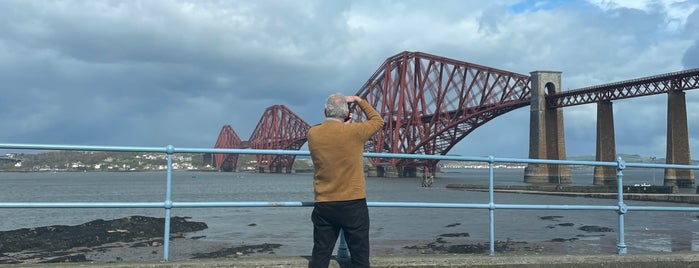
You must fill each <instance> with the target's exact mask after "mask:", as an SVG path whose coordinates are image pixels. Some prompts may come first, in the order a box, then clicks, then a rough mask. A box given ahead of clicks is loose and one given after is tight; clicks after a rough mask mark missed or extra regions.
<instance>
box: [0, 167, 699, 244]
mask: <svg viewBox="0 0 699 268" xmlns="http://www.w3.org/2000/svg"><path fill="white" fill-rule="evenodd" d="M662 172H663V171H662V170H652V169H638V170H631V169H629V170H625V171H624V175H625V176H624V184H625V185H633V184H636V183H650V184H655V185H662ZM487 174H488V170H487V169H443V170H442V173H441V175H440V176H439V177H437V178H436V179H435V182H434V184H433V186H432V187H421V179H420V178H376V177H369V178H367V195H368V197H367V200H368V201H385V202H389V201H395V202H449V203H477V204H487V203H488V193H486V192H477V191H461V190H454V189H447V188H446V185H447V184H453V183H465V184H483V185H487V184H488V177H487ZM165 178H166V173H165V172H58V173H49V172H37V173H13V172H0V184H1V185H2V187H0V202H162V201H163V200H164V199H165ZM494 180H495V184H496V185H524V184H525V183H524V182H523V169H496V170H495V179H494ZM573 184H574V185H591V184H592V170H591V169H589V170H587V169H585V170H573ZM172 189H173V192H172V200H173V201H175V202H183V201H226V202H230V201H312V200H313V190H312V175H311V174H309V173H299V174H264V173H246V172H240V173H235V172H232V173H227V172H196V171H180V172H173V184H172ZM616 202H617V201H616V199H594V198H581V197H560V196H548V195H533V194H514V193H496V194H495V203H497V204H544V205H612V206H613V205H616ZM626 204H627V205H629V206H645V205H647V206H671V207H678V206H695V205H690V204H679V203H661V202H644V201H626ZM311 210H312V208H310V207H272V208H265V207H244V208H173V209H172V215H173V216H186V217H191V220H192V221H201V222H205V223H206V224H207V225H208V226H209V228H208V229H206V230H204V231H200V232H196V233H191V234H188V235H187V236H188V237H197V238H199V239H200V240H202V241H211V242H223V243H230V244H231V245H256V244H262V243H278V244H282V247H281V248H280V249H278V250H276V252H275V254H277V255H289V256H298V255H308V254H310V251H311V248H312V230H313V227H312V224H311V221H310V213H311ZM369 210H370V217H371V230H370V236H371V241H372V252H373V253H398V252H401V250H402V249H404V248H405V247H406V246H415V245H425V244H428V243H434V242H435V241H436V240H437V239H438V238H439V237H440V235H442V234H461V236H462V238H461V239H464V240H468V241H486V242H487V241H488V237H489V235H488V230H489V212H488V210H486V209H453V208H451V209H440V208H387V207H370V208H369ZM494 214H495V229H494V230H495V239H496V240H500V241H505V240H510V241H524V242H547V241H552V240H559V241H572V240H575V241H577V242H576V243H578V244H579V245H581V244H580V243H585V244H586V245H588V246H592V247H595V248H598V249H599V250H600V253H610V254H613V253H615V251H614V249H615V247H616V241H617V235H618V234H617V231H618V227H619V226H618V216H617V213H616V212H614V211H588V210H511V209H498V210H496V211H495V213H494ZM131 215H144V216H152V217H164V215H165V210H164V209H160V208H158V209H123V208H107V209H80V208H75V209H63V208H62V209H0V219H1V220H0V231H6V230H13V229H19V228H29V227H38V226H47V225H78V224H82V223H85V222H88V221H92V220H95V219H116V218H121V217H125V216H131ZM550 216H553V217H550ZM582 226H598V227H607V228H611V229H612V230H613V231H612V232H587V231H583V230H580V229H579V228H580V227H582ZM624 228H625V232H626V237H625V242H626V246H627V247H628V252H629V253H633V252H651V251H677V250H698V249H699V213H695V212H676V211H673V212H657V211H630V212H628V213H627V214H626V216H625V225H624ZM466 233H467V234H468V236H467V237H466V236H464V235H463V234H466ZM610 249H611V251H610Z"/></svg>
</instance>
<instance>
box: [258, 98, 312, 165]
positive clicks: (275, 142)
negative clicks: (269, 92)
mask: <svg viewBox="0 0 699 268" xmlns="http://www.w3.org/2000/svg"><path fill="white" fill-rule="evenodd" d="M309 128H310V125H308V123H306V121H304V120H303V119H301V117H299V116H298V115H296V114H295V113H294V112H292V111H291V110H289V108H287V107H286V106H284V105H273V106H271V107H269V108H267V110H265V112H264V113H263V114H262V118H260V121H259V123H258V124H257V127H256V128H255V130H254V131H253V133H252V136H250V140H249V144H250V148H253V149H279V150H299V149H301V146H303V144H304V143H306V140H307V138H306V136H307V135H308V129H309ZM295 159H296V156H294V155H258V156H257V166H258V167H259V168H266V169H269V170H270V171H272V172H281V170H282V169H286V172H287V173H289V172H291V169H292V166H293V164H294V160H295Z"/></svg>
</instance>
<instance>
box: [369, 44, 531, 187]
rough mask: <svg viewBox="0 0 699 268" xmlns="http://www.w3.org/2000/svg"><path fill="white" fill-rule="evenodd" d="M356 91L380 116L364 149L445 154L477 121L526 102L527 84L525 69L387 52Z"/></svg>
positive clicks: (397, 163) (430, 164) (400, 162)
mask: <svg viewBox="0 0 699 268" xmlns="http://www.w3.org/2000/svg"><path fill="white" fill-rule="evenodd" d="M356 95H358V96H361V97H363V98H366V99H367V100H368V101H369V102H370V103H371V104H372V105H373V106H374V107H376V108H377V110H378V112H379V113H380V114H381V115H382V116H383V118H384V120H385V121H386V124H385V126H384V129H383V130H382V131H379V133H378V134H377V135H376V136H375V137H374V138H373V139H372V140H371V141H370V142H369V143H368V145H367V151H370V152H388V153H407V154H440V155H445V154H446V153H447V152H448V151H449V150H450V149H451V148H452V147H453V146H454V145H455V144H456V143H458V142H459V141H460V140H462V139H463V138H464V137H466V135H468V134H469V133H471V132H472V131H473V130H474V129H476V128H478V127H479V126H481V125H483V124H485V123H486V122H488V121H490V120H491V119H493V118H495V117H497V116H499V115H502V114H505V113H507V112H510V111H512V110H514V109H516V108H520V107H523V106H527V105H528V104H529V98H530V96H529V95H530V88H529V76H527V75H523V74H517V73H513V72H509V71H504V70H499V69H495V68H489V67H485V66H482V65H478V64H473V63H468V62H464V61H458V60H453V59H448V58H444V57H439V56H435V55H430V54H426V53H421V52H402V53H399V54H397V55H395V56H392V57H389V58H388V59H387V60H386V61H385V62H384V63H383V64H382V65H381V66H380V67H379V69H378V70H377V71H376V72H375V73H374V74H373V75H372V76H371V77H370V78H369V80H368V81H367V82H366V83H365V84H364V85H363V86H362V87H361V89H360V90H359V91H358V92H357V94H356ZM371 161H372V162H373V164H374V165H375V166H379V167H381V166H384V167H405V166H413V167H414V166H424V167H427V168H432V169H433V170H434V168H435V166H436V161H429V160H424V161H419V160H406V159H385V160H384V159H377V158H374V159H371ZM379 172H381V171H379ZM397 172H400V171H397ZM399 175H400V174H399Z"/></svg>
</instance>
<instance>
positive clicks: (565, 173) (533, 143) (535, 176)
mask: <svg viewBox="0 0 699 268" xmlns="http://www.w3.org/2000/svg"><path fill="white" fill-rule="evenodd" d="M530 75H531V80H530V81H531V106H530V107H531V114H530V117H531V118H530V125H529V158H532V159H558V160H565V159H566V153H565V136H564V133H563V110H562V108H560V107H559V108H549V107H547V105H546V95H547V94H555V93H559V92H560V90H561V72H554V71H534V72H531V73H530ZM524 182H527V183H571V182H572V177H571V173H570V167H568V166H561V165H549V164H529V165H528V166H527V167H526V168H525V169H524Z"/></svg>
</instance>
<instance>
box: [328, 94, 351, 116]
mask: <svg viewBox="0 0 699 268" xmlns="http://www.w3.org/2000/svg"><path fill="white" fill-rule="evenodd" d="M348 114H349V106H347V98H346V97H345V95H342V94H341V93H334V94H332V95H330V97H328V100H327V101H326V102H325V117H328V118H337V119H340V120H344V119H345V118H347V116H348Z"/></svg>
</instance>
